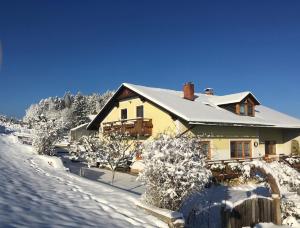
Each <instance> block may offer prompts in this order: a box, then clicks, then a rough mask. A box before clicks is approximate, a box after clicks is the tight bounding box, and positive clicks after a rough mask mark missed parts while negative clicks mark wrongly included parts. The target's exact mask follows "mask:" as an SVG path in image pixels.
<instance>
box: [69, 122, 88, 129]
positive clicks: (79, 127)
mask: <svg viewBox="0 0 300 228" xmlns="http://www.w3.org/2000/svg"><path fill="white" fill-rule="evenodd" d="M88 124H89V123H84V124H81V125H79V126H77V127H74V128H72V129H71V130H70V131H76V130H79V129H82V128H84V127H86V126H87V125H88Z"/></svg>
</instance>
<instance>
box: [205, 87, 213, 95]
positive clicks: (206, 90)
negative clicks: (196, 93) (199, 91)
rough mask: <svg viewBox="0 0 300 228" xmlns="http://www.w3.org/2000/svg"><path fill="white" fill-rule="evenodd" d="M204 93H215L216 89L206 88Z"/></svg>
mask: <svg viewBox="0 0 300 228" xmlns="http://www.w3.org/2000/svg"><path fill="white" fill-rule="evenodd" d="M204 93H205V94H206V95H214V89H213V88H206V89H205V90H204Z"/></svg>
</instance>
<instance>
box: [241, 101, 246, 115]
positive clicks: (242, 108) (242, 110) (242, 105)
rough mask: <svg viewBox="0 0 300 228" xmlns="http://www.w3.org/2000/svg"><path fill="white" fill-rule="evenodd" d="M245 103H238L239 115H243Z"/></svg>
mask: <svg viewBox="0 0 300 228" xmlns="http://www.w3.org/2000/svg"><path fill="white" fill-rule="evenodd" d="M245 114H246V113H245V104H240V115H245Z"/></svg>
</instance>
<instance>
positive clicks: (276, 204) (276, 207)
mask: <svg viewBox="0 0 300 228" xmlns="http://www.w3.org/2000/svg"><path fill="white" fill-rule="evenodd" d="M272 199H273V211H274V223H275V224H276V225H281V210H280V196H279V194H272Z"/></svg>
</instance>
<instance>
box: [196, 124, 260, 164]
mask: <svg viewBox="0 0 300 228" xmlns="http://www.w3.org/2000/svg"><path fill="white" fill-rule="evenodd" d="M192 133H193V134H194V135H199V136H201V137H202V138H203V140H204V141H210V147H211V159H212V160H226V159H230V141H232V140H234V141H245V140H247V141H251V145H252V157H258V156H261V153H260V151H259V149H258V147H255V146H254V143H255V142H257V143H258V142H259V140H258V131H257V129H255V128H247V127H225V126H222V127H221V126H204V125H203V126H197V127H195V128H194V129H193V130H192Z"/></svg>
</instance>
